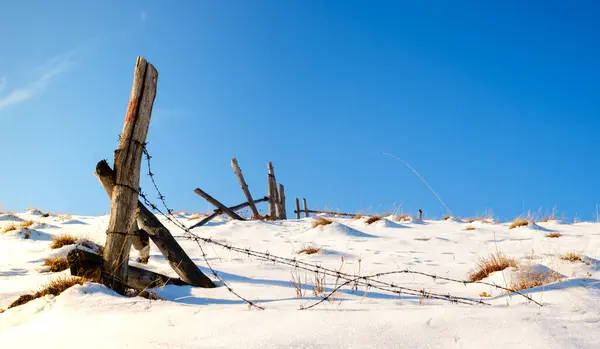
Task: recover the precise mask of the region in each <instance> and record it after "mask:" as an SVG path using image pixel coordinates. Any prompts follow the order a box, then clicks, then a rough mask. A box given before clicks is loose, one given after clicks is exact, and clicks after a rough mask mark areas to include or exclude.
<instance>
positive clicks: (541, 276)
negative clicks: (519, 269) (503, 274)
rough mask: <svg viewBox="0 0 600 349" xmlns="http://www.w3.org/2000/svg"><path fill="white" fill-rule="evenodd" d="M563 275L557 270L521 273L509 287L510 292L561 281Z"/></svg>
mask: <svg viewBox="0 0 600 349" xmlns="http://www.w3.org/2000/svg"><path fill="white" fill-rule="evenodd" d="M560 279H561V275H560V274H558V273H555V272H542V271H540V272H535V273H528V274H523V275H520V277H519V279H518V280H515V281H513V282H511V284H510V286H509V287H508V289H509V290H510V292H516V291H521V290H526V289H530V288H534V287H539V286H543V285H546V284H549V283H552V282H556V281H559V280H560Z"/></svg>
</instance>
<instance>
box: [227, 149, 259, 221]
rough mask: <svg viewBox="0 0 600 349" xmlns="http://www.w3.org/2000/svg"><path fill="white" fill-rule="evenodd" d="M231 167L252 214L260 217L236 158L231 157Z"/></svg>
mask: <svg viewBox="0 0 600 349" xmlns="http://www.w3.org/2000/svg"><path fill="white" fill-rule="evenodd" d="M231 167H233V172H235V175H236V176H237V178H238V181H239V182H240V186H241V187H242V191H243V192H244V195H245V196H246V200H247V202H248V203H249V204H250V209H251V210H252V216H253V217H254V218H258V217H260V214H259V213H258V210H257V209H256V205H254V200H252V195H250V190H249V189H248V184H246V180H244V176H243V175H242V170H241V169H240V165H239V164H238V162H237V159H236V158H233V159H231Z"/></svg>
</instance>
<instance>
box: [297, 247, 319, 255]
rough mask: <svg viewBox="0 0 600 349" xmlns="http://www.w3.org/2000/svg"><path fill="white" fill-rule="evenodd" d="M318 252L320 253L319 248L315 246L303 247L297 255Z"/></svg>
mask: <svg viewBox="0 0 600 349" xmlns="http://www.w3.org/2000/svg"><path fill="white" fill-rule="evenodd" d="M319 251H321V248H320V247H317V246H306V247H303V248H302V249H301V250H300V251H298V254H301V253H304V254H315V253H319Z"/></svg>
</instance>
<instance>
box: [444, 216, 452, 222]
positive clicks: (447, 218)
mask: <svg viewBox="0 0 600 349" xmlns="http://www.w3.org/2000/svg"><path fill="white" fill-rule="evenodd" d="M450 218H452V217H451V216H444V217H442V219H443V220H445V221H447V220H449V219H450Z"/></svg>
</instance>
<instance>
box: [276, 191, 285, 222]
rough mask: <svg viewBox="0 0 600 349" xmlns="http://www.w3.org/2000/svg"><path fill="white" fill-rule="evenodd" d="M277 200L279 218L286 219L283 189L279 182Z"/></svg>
mask: <svg viewBox="0 0 600 349" xmlns="http://www.w3.org/2000/svg"><path fill="white" fill-rule="evenodd" d="M278 194H279V200H278V204H279V205H278V206H277V207H278V208H279V219H287V212H286V210H285V191H284V187H283V184H281V183H279V190H278Z"/></svg>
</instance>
